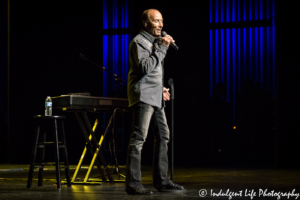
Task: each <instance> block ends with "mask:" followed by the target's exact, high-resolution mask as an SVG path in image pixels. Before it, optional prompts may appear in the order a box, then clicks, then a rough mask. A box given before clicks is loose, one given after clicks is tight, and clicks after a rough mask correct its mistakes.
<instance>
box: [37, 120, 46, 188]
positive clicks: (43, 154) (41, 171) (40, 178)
mask: <svg viewBox="0 0 300 200" xmlns="http://www.w3.org/2000/svg"><path fill="white" fill-rule="evenodd" d="M43 123H44V127H45V129H44V130H43V131H44V136H43V141H44V143H45V142H46V131H47V125H46V124H47V123H45V121H44V122H43ZM41 148H43V149H42V155H41V163H44V162H45V148H46V147H45V145H43V146H41ZM43 172H44V165H41V166H40V168H39V179H38V186H43V178H44V176H43Z"/></svg>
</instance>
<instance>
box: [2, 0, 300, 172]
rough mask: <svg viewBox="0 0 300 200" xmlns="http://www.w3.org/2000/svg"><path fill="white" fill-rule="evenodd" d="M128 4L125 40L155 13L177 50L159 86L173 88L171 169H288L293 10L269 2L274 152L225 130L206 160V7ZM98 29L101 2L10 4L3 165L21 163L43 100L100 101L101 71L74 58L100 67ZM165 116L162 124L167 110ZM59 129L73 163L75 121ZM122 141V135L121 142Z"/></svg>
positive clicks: (293, 124)
mask: <svg viewBox="0 0 300 200" xmlns="http://www.w3.org/2000/svg"><path fill="white" fill-rule="evenodd" d="M131 6H132V13H131V15H132V17H131V18H132V25H133V26H132V36H134V35H136V34H137V33H138V31H139V27H138V21H139V19H140V15H141V13H142V11H144V10H145V9H148V8H156V9H158V10H160V11H161V13H162V15H163V18H164V30H165V31H166V32H167V33H169V34H170V35H172V37H173V38H174V39H175V40H176V43H177V45H178V46H179V47H180V49H179V51H178V52H175V51H174V50H173V49H170V50H169V51H168V55H167V57H166V60H165V80H166V81H167V80H168V79H169V78H170V77H171V78H173V79H174V84H175V89H176V93H175V98H176V99H175V137H176V138H175V164H176V165H177V166H178V165H187V166H214V167H225V166H228V167H274V166H276V162H277V164H278V165H277V166H279V167H293V166H294V164H295V163H294V162H293V161H294V160H295V159H296V158H297V156H299V152H300V150H299V145H298V141H299V140H298V139H299V123H298V121H299V120H300V118H299V106H298V102H299V100H300V99H299V97H298V96H299V95H298V93H299V78H298V77H299V56H298V55H299V39H298V37H297V35H296V31H295V30H296V27H295V26H296V24H297V16H296V14H295V13H296V12H295V8H292V7H290V6H289V5H287V4H283V3H282V4H279V3H278V2H276V14H275V15H276V21H275V23H276V36H275V37H276V55H277V58H276V62H277V63H276V69H277V73H276V74H277V77H276V80H277V82H276V88H277V93H276V100H277V110H276V113H277V121H276V125H277V126H276V127H277V129H278V134H277V135H276V134H274V135H272V136H270V137H274V138H275V139H276V138H277V139H276V140H275V141H277V143H276V144H274V148H272V149H265V148H264V143H266V144H268V143H269V142H270V141H273V140H274V138H270V140H268V138H264V140H263V141H261V140H262V139H261V138H263V137H259V136H258V137H257V139H256V140H254V141H251V142H248V143H247V142H246V144H245V146H242V145H239V142H240V141H239V140H237V139H236V138H235V137H234V136H235V135H234V134H237V133H232V132H230V131H227V132H224V135H223V136H225V138H227V139H226V143H225V145H224V149H223V152H225V153H223V154H222V155H218V156H215V155H212V154H211V149H212V147H211V145H210V144H211V139H212V138H211V135H210V134H211V133H210V128H211V127H210V126H209V124H210V121H211V118H209V116H210V114H211V112H210V110H209V106H208V105H209V104H210V99H209V24H208V22H209V1H192V0H186V1H179V0H178V1H174V0H173V1H171V0H160V1H145V0H144V1H138V0H135V1H132V4H131ZM293 9H294V10H293ZM101 26H102V2H101V1H93V2H90V3H89V4H81V3H78V4H76V3H72V5H69V4H65V5H64V4H62V3H60V4H59V5H55V4H52V5H51V4H50V5H49V4H48V5H45V4H44V3H42V2H40V1H36V2H34V3H28V2H26V3H25V2H24V3H12V4H11V52H10V55H11V65H10V87H9V91H10V102H9V104H10V110H9V111H10V118H9V141H8V145H9V152H8V162H10V163H28V162H29V155H30V146H31V140H32V133H33V127H32V116H33V115H34V114H43V112H44V100H45V98H46V96H48V95H50V96H56V95H61V94H66V93H69V92H90V93H91V94H92V95H93V96H101V94H102V79H101V77H102V72H101V71H100V70H99V69H97V68H95V67H93V66H91V65H89V64H88V63H86V62H85V61H83V60H81V59H79V58H78V55H79V53H83V54H84V55H88V57H89V58H90V59H91V60H93V61H95V62H96V63H99V64H101V63H102V33H101V30H102V27H101ZM56 113H59V112H58V111H56ZM167 113H168V119H170V105H169V104H167ZM91 118H93V116H91ZM262 123H264V122H262ZM66 128H67V140H68V148H69V151H70V153H69V154H70V161H71V163H72V164H76V163H77V160H78V157H79V155H80V154H81V151H82V149H83V146H84V141H83V136H82V134H81V132H80V130H79V126H78V125H77V123H76V121H75V117H74V116H72V115H70V114H69V115H68V114H67V122H66ZM238 134H239V135H238V136H239V138H247V137H249V136H248V135H246V134H245V132H243V131H239V132H238ZM247 134H249V133H247ZM128 135H129V132H128V131H127V132H126V133H125V136H126V138H128ZM152 140H153V138H152V136H151V135H150V137H149V138H148V139H147V142H146V144H145V147H144V151H143V163H144V164H151V159H150V157H151V156H152ZM124 143H126V139H125V140H124ZM258 144H259V145H258ZM126 145H127V144H126ZM248 147H252V148H253V149H256V151H255V154H253V155H252V158H251V159H250V160H251V161H247V160H248V159H245V158H244V157H245V155H244V154H243V152H244V151H243V149H245V148H248ZM262 150H263V151H269V152H270V154H269V156H270V157H271V158H268V159H265V158H264V157H260V153H259V152H260V151H262ZM106 154H109V152H106ZM122 155H123V154H122ZM123 156H124V155H123ZM212 157H213V158H214V159H213V160H214V161H212ZM147 158H149V159H147ZM243 158H244V159H243ZM246 158H247V157H246ZM254 158H259V159H254ZM264 160H268V162H263V161H264ZM121 161H122V162H123V164H124V162H125V159H124V158H121ZM253 161H255V162H253Z"/></svg>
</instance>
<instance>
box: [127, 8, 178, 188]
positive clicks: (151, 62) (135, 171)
mask: <svg viewBox="0 0 300 200" xmlns="http://www.w3.org/2000/svg"><path fill="white" fill-rule="evenodd" d="M140 25H141V28H142V30H141V31H140V33H139V34H138V35H137V36H136V37H135V38H134V39H133V40H132V41H131V43H130V46H129V57H130V71H129V73H128V88H127V89H128V91H127V92H128V100H129V106H130V107H132V108H133V131H132V133H131V137H130V142H129V146H128V156H127V169H126V191H127V193H128V194H153V192H152V191H150V190H146V189H145V188H144V186H143V185H142V184H141V182H142V181H141V170H140V168H141V151H142V148H143V144H144V142H145V141H146V138H147V134H148V129H149V126H151V128H153V129H154V138H155V141H154V155H153V186H154V187H155V188H156V189H157V190H158V191H162V190H163V191H171V190H173V191H174V190H184V188H183V187H182V186H180V185H178V184H175V183H173V182H172V181H171V180H170V178H169V176H168V173H167V172H168V142H169V128H168V125H167V120H166V116H165V111H164V107H165V101H168V100H170V94H169V92H168V89H166V88H164V87H163V82H164V81H163V74H164V68H163V67H164V66H163V64H164V58H165V56H166V54H167V50H168V48H169V45H170V44H171V42H174V40H173V38H172V37H171V36H169V35H167V36H165V37H161V31H162V28H163V18H162V15H161V13H160V12H159V11H158V10H155V9H149V10H146V11H144V12H143V14H142V17H141V21H140ZM150 122H151V123H150Z"/></svg>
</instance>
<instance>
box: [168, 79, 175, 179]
mask: <svg viewBox="0 0 300 200" xmlns="http://www.w3.org/2000/svg"><path fill="white" fill-rule="evenodd" d="M168 83H169V86H170V87H171V108H172V117H171V120H172V125H171V180H172V181H173V177H174V84H173V79H171V78H170V79H169V81H168Z"/></svg>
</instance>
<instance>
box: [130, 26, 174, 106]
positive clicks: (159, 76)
mask: <svg viewBox="0 0 300 200" xmlns="http://www.w3.org/2000/svg"><path fill="white" fill-rule="evenodd" d="M167 50H168V47H167V46H165V45H163V44H160V45H159V46H158V44H157V41H156V39H155V38H154V37H153V36H152V35H150V34H149V33H148V32H146V31H145V30H141V32H140V33H139V34H138V35H137V36H136V37H135V38H133V40H132V41H131V43H130V46H129V59H130V71H129V73H128V86H127V94H128V100H129V107H130V106H133V105H134V104H136V103H138V102H140V101H142V102H144V103H147V104H149V105H152V106H156V107H158V108H161V107H164V105H165V102H164V100H163V74H164V68H163V62H164V58H165V56H166V54H167Z"/></svg>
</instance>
